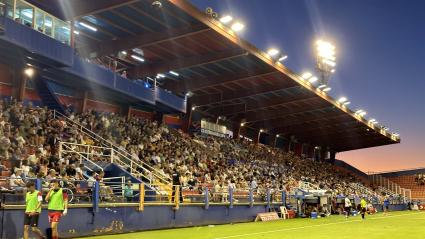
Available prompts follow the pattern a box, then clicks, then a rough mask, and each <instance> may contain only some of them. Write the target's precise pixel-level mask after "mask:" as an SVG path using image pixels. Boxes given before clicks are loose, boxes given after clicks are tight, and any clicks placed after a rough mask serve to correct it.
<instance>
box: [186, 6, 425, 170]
mask: <svg viewBox="0 0 425 239" xmlns="http://www.w3.org/2000/svg"><path fill="white" fill-rule="evenodd" d="M191 2H192V3H193V4H195V5H196V6H198V7H199V8H200V9H202V10H204V9H205V8H206V7H208V6H209V7H212V8H213V10H214V11H215V12H218V13H219V14H220V15H226V14H230V15H232V16H233V18H235V19H238V20H241V21H243V22H244V24H245V30H244V32H243V33H241V34H240V35H241V36H242V38H244V39H246V40H248V41H249V42H251V43H253V44H254V45H255V46H257V47H258V48H259V49H262V50H266V49H268V48H270V47H277V48H279V49H280V50H281V51H284V52H285V53H286V54H287V55H288V56H289V58H288V59H287V60H286V61H285V62H284V64H285V65H286V66H288V67H289V68H290V69H292V70H294V71H295V72H303V71H305V70H309V71H313V70H314V57H313V56H314V55H313V53H314V52H313V43H314V41H315V39H318V38H321V39H324V40H328V41H331V42H333V43H334V44H335V45H336V47H337V66H336V73H335V75H334V76H333V77H332V78H331V81H330V85H331V87H332V91H331V92H330V94H331V95H332V96H334V97H340V96H346V97H347V98H348V99H349V100H350V101H351V102H352V103H351V105H350V108H351V109H354V110H355V109H360V108H361V109H364V110H366V111H367V113H368V114H367V116H366V118H376V119H377V120H378V121H379V122H380V123H383V124H384V125H385V126H388V127H389V128H390V131H393V132H397V133H399V134H400V135H401V140H402V142H401V144H398V145H390V146H382V147H376V148H371V149H361V150H356V151H349V152H344V153H339V154H337V158H338V159H342V160H344V161H346V162H348V163H350V164H352V165H353V166H355V167H357V168H359V169H361V170H363V171H375V172H376V171H386V170H397V169H405V168H415V167H425V140H424V139H425V105H424V104H425V1H423V0H267V1H265V0H192V1H191Z"/></svg>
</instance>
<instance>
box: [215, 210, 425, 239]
mask: <svg viewBox="0 0 425 239" xmlns="http://www.w3.org/2000/svg"><path fill="white" fill-rule="evenodd" d="M421 213H423V212H417V213H405V214H400V215H390V216H382V217H374V218H370V219H367V220H378V219H385V218H391V217H402V216H407V215H416V214H421ZM360 221H361V220H350V221H341V222H330V223H324V224H316V225H310V226H302V227H292V228H284V229H278V230H271V231H264V232H253V233H246V234H239V235H233V236H225V237H215V238H213V239H228V238H237V237H245V236H253V235H260V234H269V233H275V232H283V231H293V230H298V229H305V228H314V227H321V226H330V225H336V224H344V223H350V222H360Z"/></svg>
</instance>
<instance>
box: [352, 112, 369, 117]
mask: <svg viewBox="0 0 425 239" xmlns="http://www.w3.org/2000/svg"><path fill="white" fill-rule="evenodd" d="M355 114H356V115H359V116H361V117H364V116H365V115H366V114H367V113H366V111H364V110H357V111H356V112H355Z"/></svg>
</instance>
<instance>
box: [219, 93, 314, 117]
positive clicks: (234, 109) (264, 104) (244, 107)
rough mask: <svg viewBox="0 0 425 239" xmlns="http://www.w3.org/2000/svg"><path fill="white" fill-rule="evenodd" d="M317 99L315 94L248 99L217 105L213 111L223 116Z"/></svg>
mask: <svg viewBox="0 0 425 239" xmlns="http://www.w3.org/2000/svg"><path fill="white" fill-rule="evenodd" d="M318 99H319V98H318V97H317V96H310V97H309V96H308V95H305V94H302V95H300V96H296V97H278V98H276V99H272V100H262V101H255V100H250V101H248V102H246V103H241V104H237V105H231V106H223V107H217V110H215V111H214V112H217V114H220V115H223V116H225V115H235V114H240V113H247V112H251V111H259V110H262V109H267V108H271V107H276V106H281V107H285V106H289V105H291V104H297V103H306V102H312V101H316V100H318Z"/></svg>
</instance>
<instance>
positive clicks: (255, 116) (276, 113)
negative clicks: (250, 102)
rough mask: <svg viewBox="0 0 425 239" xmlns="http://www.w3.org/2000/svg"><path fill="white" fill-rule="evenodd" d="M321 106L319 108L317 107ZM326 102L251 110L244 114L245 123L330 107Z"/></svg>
mask: <svg viewBox="0 0 425 239" xmlns="http://www.w3.org/2000/svg"><path fill="white" fill-rule="evenodd" d="M317 107H321V108H317ZM331 108H332V106H330V105H329V104H328V103H327V102H320V104H318V105H306V106H303V107H291V108H289V109H287V110H266V111H265V110H263V111H253V112H251V113H250V114H247V115H246V116H245V119H246V122H247V123H253V122H259V121H268V120H273V119H281V118H285V117H291V116H294V115H298V114H303V113H306V112H311V111H318V110H326V109H331Z"/></svg>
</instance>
